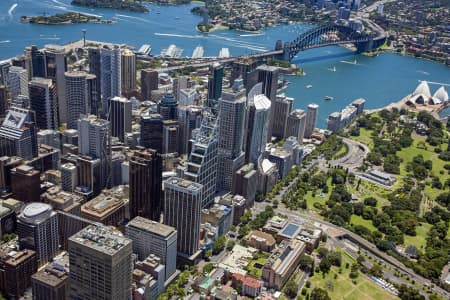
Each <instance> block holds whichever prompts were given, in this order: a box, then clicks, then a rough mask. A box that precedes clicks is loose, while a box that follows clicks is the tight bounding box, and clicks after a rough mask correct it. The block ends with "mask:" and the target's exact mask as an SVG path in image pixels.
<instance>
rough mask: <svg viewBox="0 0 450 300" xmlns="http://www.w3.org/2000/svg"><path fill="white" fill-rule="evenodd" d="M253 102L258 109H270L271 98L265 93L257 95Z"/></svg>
mask: <svg viewBox="0 0 450 300" xmlns="http://www.w3.org/2000/svg"><path fill="white" fill-rule="evenodd" d="M253 103H254V105H255V108H256V110H267V109H270V106H271V102H270V100H269V98H267V96H266V95H264V94H259V95H256V96H255V97H254V98H253Z"/></svg>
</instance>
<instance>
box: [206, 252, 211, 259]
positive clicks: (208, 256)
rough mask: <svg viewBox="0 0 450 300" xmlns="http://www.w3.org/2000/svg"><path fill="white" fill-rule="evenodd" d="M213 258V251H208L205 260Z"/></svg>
mask: <svg viewBox="0 0 450 300" xmlns="http://www.w3.org/2000/svg"><path fill="white" fill-rule="evenodd" d="M211 256H212V250H208V251H206V252H205V259H208V260H209V259H210V258H211Z"/></svg>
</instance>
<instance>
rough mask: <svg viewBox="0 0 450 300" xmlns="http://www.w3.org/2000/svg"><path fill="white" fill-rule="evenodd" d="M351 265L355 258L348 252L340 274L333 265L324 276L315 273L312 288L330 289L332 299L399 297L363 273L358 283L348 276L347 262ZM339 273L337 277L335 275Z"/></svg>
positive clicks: (366, 299) (377, 299) (384, 299)
mask: <svg viewBox="0 0 450 300" xmlns="http://www.w3.org/2000/svg"><path fill="white" fill-rule="evenodd" d="M347 262H348V263H349V264H350V265H351V264H353V263H354V260H353V259H352V258H351V257H349V256H348V255H346V254H343V256H342V266H343V267H342V272H341V274H339V269H338V268H337V267H332V268H331V271H330V272H329V273H328V274H327V275H325V277H323V276H322V273H315V274H314V276H313V277H312V278H310V279H309V281H311V288H310V289H308V290H309V291H308V292H311V290H312V289H313V288H314V287H320V288H323V289H326V290H328V295H329V296H330V298H331V299H333V300H335V299H344V300H359V299H364V300H391V299H392V300H393V299H398V298H397V297H395V296H394V295H392V294H390V293H388V292H387V291H385V290H384V289H382V288H381V287H379V286H378V285H376V284H375V283H373V282H372V281H370V280H369V279H368V278H366V277H364V276H363V275H362V274H360V275H359V277H358V278H357V279H356V284H354V283H353V282H352V280H351V279H350V278H349V277H348V275H349V273H350V268H348V269H346V268H345V264H346V263H347ZM336 275H337V278H336V279H335V278H334V277H335V276H336Z"/></svg>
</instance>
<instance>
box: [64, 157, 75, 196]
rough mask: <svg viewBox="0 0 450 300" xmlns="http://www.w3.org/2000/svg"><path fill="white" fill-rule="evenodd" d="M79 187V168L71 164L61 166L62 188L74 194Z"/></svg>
mask: <svg viewBox="0 0 450 300" xmlns="http://www.w3.org/2000/svg"><path fill="white" fill-rule="evenodd" d="M77 185H78V173H77V167H76V166H75V165H74V164H71V163H65V164H62V165H61V188H62V189H63V191H66V192H73V191H74V190H75V188H76V186H77Z"/></svg>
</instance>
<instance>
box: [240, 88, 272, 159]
mask: <svg viewBox="0 0 450 300" xmlns="http://www.w3.org/2000/svg"><path fill="white" fill-rule="evenodd" d="M270 109H271V102H270V100H269V98H267V97H266V95H264V94H260V95H256V96H255V97H254V98H253V99H249V110H248V119H247V126H246V128H247V132H246V134H247V136H246V145H245V160H246V162H247V163H249V162H251V163H253V164H255V165H257V162H258V159H259V157H260V156H261V154H262V153H264V150H265V148H266V142H267V132H268V129H269V128H268V127H269V122H268V121H269V117H270Z"/></svg>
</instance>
